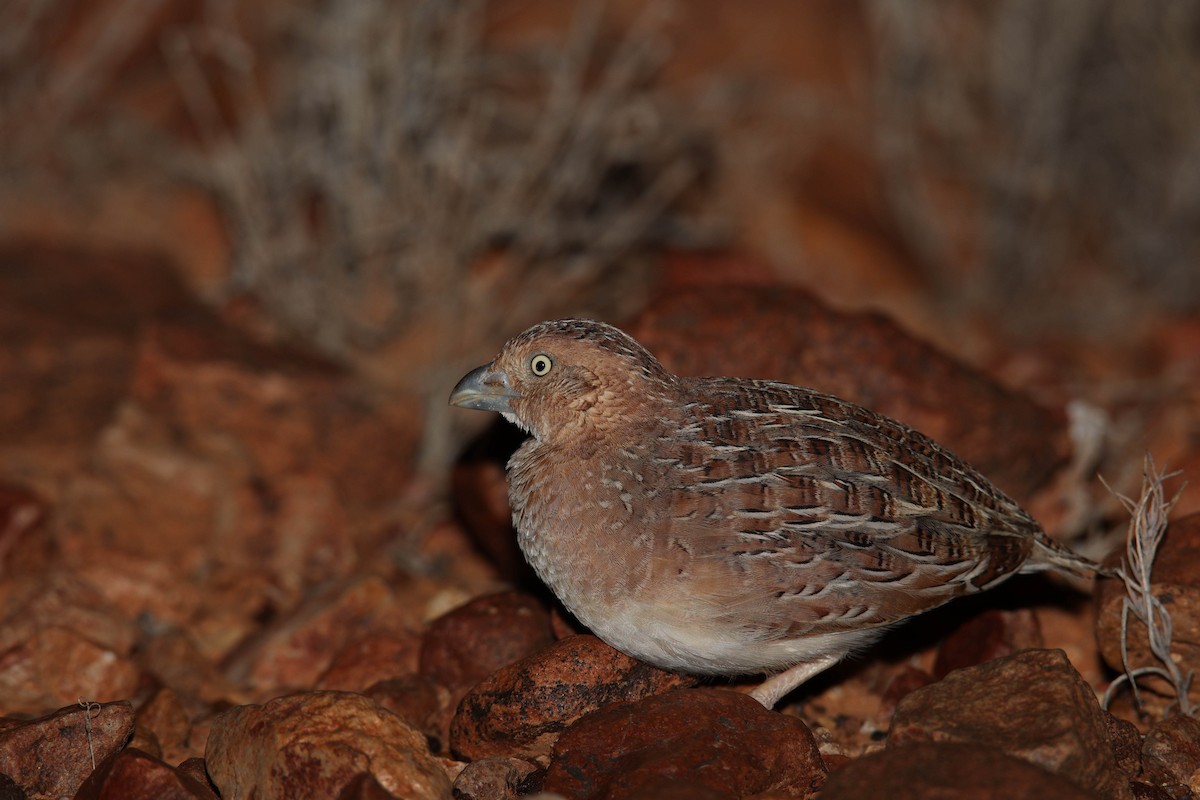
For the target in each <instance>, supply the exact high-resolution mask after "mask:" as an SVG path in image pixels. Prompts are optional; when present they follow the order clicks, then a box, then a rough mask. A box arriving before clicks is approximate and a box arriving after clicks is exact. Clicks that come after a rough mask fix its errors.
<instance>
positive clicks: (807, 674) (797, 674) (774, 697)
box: [750, 655, 841, 708]
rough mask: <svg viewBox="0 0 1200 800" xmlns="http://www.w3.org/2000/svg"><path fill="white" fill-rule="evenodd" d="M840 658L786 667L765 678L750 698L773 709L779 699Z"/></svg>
mask: <svg viewBox="0 0 1200 800" xmlns="http://www.w3.org/2000/svg"><path fill="white" fill-rule="evenodd" d="M840 658H841V656H840V655H825V656H821V657H820V658H818V659H816V660H814V661H802V662H801V663H799V664H797V665H795V666H794V667H788V668H787V669H786V670H784V671H783V672H781V673H779V674H778V675H772V676H771V677H769V678H767V679H766V680H765V681H763V682H762V683H761V684H759V686H758V688H756V689H754V690H753V691H751V692H750V696H751V697H753V698H754V699H755V700H757V701H758V702H760V703H762V704H763V705H764V706H766V707H767V708H774V707H775V704H776V703H778V702H779V699H780V698H781V697H783V696H784V695H785V694H787V693H788V692H790V691H791V690H792V689H795V688H796V687H797V686H799V685H800V684H802V683H804V682H805V681H806V680H808V679H809V678H811V677H813V676H814V675H816V674H817V673H820V672H824V671H825V670H827V669H829V668H830V667H832V666H833V665H834V664H836V663H837V662H838V660H839V659H840Z"/></svg>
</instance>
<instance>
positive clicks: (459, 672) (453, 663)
mask: <svg viewBox="0 0 1200 800" xmlns="http://www.w3.org/2000/svg"><path fill="white" fill-rule="evenodd" d="M551 639H552V637H551V632H550V616H549V613H548V612H547V611H546V609H545V607H544V606H542V604H541V603H539V602H538V601H537V599H536V598H534V597H532V596H530V595H527V594H524V593H522V592H500V593H499V594H491V595H485V596H484V597H477V598H475V599H474V600H472V601H471V602H469V603H467V604H466V605H463V606H460V607H459V608H456V609H454V610H453V611H451V612H449V613H447V614H443V615H442V616H441V617H438V618H437V619H435V620H434V621H433V622H431V623H430V624H429V627H428V628H427V629H426V631H425V636H424V638H423V639H422V641H421V659H420V663H421V674H423V675H427V676H429V677H431V678H433V679H434V680H436V681H437V682H438V683H440V684H441V685H443V686H445V687H446V688H447V689H449V690H450V692H451V694H452V695H454V696H456V697H461V695H462V694H463V693H464V692H466V691H467V690H468V689H470V688H471V687H473V686H475V684H477V683H479V682H480V681H481V680H483V679H484V678H486V677H488V676H489V675H491V674H492V673H494V672H495V671H496V670H498V669H500V668H501V667H506V666H508V665H509V664H512V663H513V662H514V661H517V660H519V659H522V658H524V657H525V656H528V655H530V654H532V653H535V652H536V651H538V650H540V649H541V648H543V647H545V646H546V645H548V644H549V643H550V642H551Z"/></svg>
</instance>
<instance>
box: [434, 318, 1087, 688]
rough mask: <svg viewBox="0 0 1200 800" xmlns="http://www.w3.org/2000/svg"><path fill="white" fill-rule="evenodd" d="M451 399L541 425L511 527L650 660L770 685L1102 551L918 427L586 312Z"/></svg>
mask: <svg viewBox="0 0 1200 800" xmlns="http://www.w3.org/2000/svg"><path fill="white" fill-rule="evenodd" d="M451 402H452V403H454V404H455V405H460V406H464V407H468V408H478V409H484V410H494V411H499V412H501V413H502V414H504V416H505V417H506V418H508V419H509V420H510V421H512V422H514V423H516V424H517V425H519V426H521V427H522V428H524V429H525V430H527V431H529V432H530V433H531V434H532V436H531V437H530V438H529V439H528V440H527V441H526V442H525V444H524V445H522V446H521V448H520V449H519V450H518V451H517V453H516V454H515V455H514V456H513V458H512V460H511V461H510V462H509V498H510V500H511V503H512V507H513V520H514V523H515V525H516V528H517V532H518V538H519V543H520V546H521V549H522V551H523V552H524V553H525V556H526V558H528V559H529V562H530V564H532V566H533V568H534V570H535V571H536V572H537V574H538V575H539V577H541V578H542V580H544V581H545V582H546V584H547V585H549V587H550V588H551V589H552V590H553V591H554V593H555V594H556V595H557V596H558V597H559V599H561V600H562V602H563V604H564V605H565V606H566V607H567V608H568V609H570V610H571V612H572V613H574V614H575V615H576V616H577V617H578V618H579V619H580V621H582V622H583V623H584V624H585V625H587V626H588V627H589V628H591V629H592V631H594V632H595V633H596V634H597V635H598V636H599V637H600V638H602V639H604V640H605V641H607V642H608V643H609V644H611V645H613V646H614V647H616V648H617V649H619V650H622V651H623V652H625V653H628V654H630V655H633V656H635V657H638V658H641V659H643V660H646V661H649V662H651V663H653V664H656V665H658V666H661V667H665V668H668V669H675V670H680V671H686V672H693V673H702V674H739V673H757V672H766V673H778V674H775V675H774V677H773V678H771V679H769V680H768V681H767V682H766V683H764V684H763V685H762V686H761V687H759V688H758V689H757V690H755V696H756V697H757V698H758V699H759V700H761V701H762V702H763V703H764V704H765V705H768V706H771V705H774V703H775V702H776V701H777V700H778V698H779V697H780V696H782V695H783V694H784V693H786V692H787V691H789V690H790V689H791V688H793V687H795V686H796V685H798V684H799V683H801V682H803V681H804V680H806V679H807V678H809V677H811V676H812V675H813V674H816V673H817V672H820V671H821V670H823V669H825V668H827V667H828V666H830V665H832V664H833V663H835V662H836V661H837V660H838V659H840V658H841V657H843V656H844V655H845V654H846V653H848V652H850V651H851V650H853V649H855V648H858V647H861V646H863V645H865V644H867V643H869V642H870V641H872V640H873V639H874V638H875V637H876V636H877V635H878V633H880V632H881V631H882V630H883V629H884V628H885V627H886V626H888V625H890V624H892V623H895V622H899V621H901V620H903V619H906V618H907V617H910V616H912V615H914V614H919V613H921V612H922V611H926V610H928V609H931V608H934V607H935V606H939V605H941V604H942V603H944V602H946V601H948V600H950V599H952V598H954V597H957V596H959V595H963V594H970V593H973V592H977V591H982V590H984V589H988V588H990V587H992V586H995V585H996V584H998V583H1000V582H1001V581H1003V580H1005V579H1006V578H1008V577H1010V576H1011V575H1013V574H1015V573H1018V572H1032V571H1037V570H1043V569H1061V570H1066V571H1071V572H1086V571H1089V570H1091V569H1093V568H1094V567H1093V565H1092V564H1091V563H1090V562H1088V561H1086V560H1085V559H1083V558H1081V557H1079V556H1076V555H1075V554H1073V553H1071V552H1070V551H1068V550H1066V549H1064V548H1062V547H1060V546H1059V545H1057V544H1055V543H1054V542H1053V541H1051V540H1050V539H1048V538H1047V537H1046V535H1045V534H1044V533H1043V532H1042V530H1041V528H1040V527H1039V526H1038V524H1037V523H1036V522H1035V521H1034V520H1033V519H1032V518H1031V517H1030V516H1029V515H1028V514H1026V513H1025V512H1024V511H1023V510H1021V509H1020V508H1019V507H1018V506H1017V505H1016V504H1015V503H1014V502H1013V501H1012V500H1010V499H1009V498H1008V497H1006V496H1005V495H1004V494H1003V493H1001V492H1000V491H999V490H998V489H996V488H995V487H994V486H992V485H991V484H990V483H989V482H988V480H987V479H986V478H984V477H983V476H982V475H980V474H979V473H978V472H976V471H975V470H974V469H972V468H971V467H970V466H968V465H967V464H965V463H964V462H963V461H961V460H960V459H958V458H956V457H955V456H954V455H952V454H951V453H949V452H947V451H946V450H944V449H943V448H941V447H940V446H938V445H937V444H936V443H934V442H933V441H931V440H930V439H928V438H927V437H925V436H923V435H921V434H920V433H917V432H916V431H914V430H912V429H910V428H907V427H906V426H904V425H901V424H900V423H898V422H895V421H893V420H890V419H887V418H885V417H882V416H880V415H878V414H875V413H873V412H871V411H869V410H867V409H865V408H861V407H859V406H856V405H853V404H851V403H848V402H845V401H843V400H839V399H838V398H836V397H832V396H829V395H825V394H820V393H817V392H814V391H811V390H808V389H803V388H800V387H796V386H789V385H786V384H781V383H773V382H769V381H758V380H738V379H731V378H680V377H677V376H674V375H672V374H670V373H668V372H667V371H666V370H665V369H663V367H662V366H661V365H660V364H659V363H658V362H657V361H656V360H655V359H654V357H653V356H652V355H650V353H648V352H647V351H646V350H645V349H644V348H643V347H641V345H639V344H638V343H637V342H636V341H634V340H633V339H632V338H630V337H629V336H627V335H625V334H624V333H622V332H621V331H619V330H618V329H616V328H614V327H612V326H609V325H605V324H602V323H597V322H590V321H584V320H562V321H558V322H546V323H542V324H540V325H536V326H534V327H533V328H530V329H529V330H528V331H526V332H525V333H522V334H521V335H519V336H517V337H515V338H514V339H512V340H511V341H509V342H508V343H507V344H506V345H505V346H504V348H503V350H502V351H501V352H500V355H499V356H498V357H497V358H496V360H495V361H493V362H492V363H491V364H488V365H486V366H484V367H480V368H479V369H477V370H475V371H473V372H472V373H470V374H469V375H467V376H466V377H465V378H463V380H462V381H461V382H460V383H459V385H458V386H457V387H456V388H455V390H454V393H453V394H452V396H451Z"/></svg>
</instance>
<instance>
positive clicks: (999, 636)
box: [933, 609, 1043, 678]
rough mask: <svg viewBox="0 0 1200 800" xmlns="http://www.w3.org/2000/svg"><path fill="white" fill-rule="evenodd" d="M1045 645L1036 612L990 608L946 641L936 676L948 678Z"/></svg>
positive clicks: (935, 667)
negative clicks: (964, 670)
mask: <svg viewBox="0 0 1200 800" xmlns="http://www.w3.org/2000/svg"><path fill="white" fill-rule="evenodd" d="M1042 646H1043V641H1042V630H1041V627H1040V626H1039V624H1038V618H1037V615H1036V614H1034V613H1033V611H1031V610H1029V609H1018V610H1016V611H1003V610H1000V609H988V610H986V611H984V612H983V613H981V614H978V615H977V616H974V617H972V618H971V619H969V620H967V621H966V622H965V623H963V624H962V625H960V626H959V627H958V628H956V629H955V630H954V631H953V632H952V633H951V634H950V635H949V636H947V637H946V638H945V640H944V641H943V642H942V644H941V646H940V647H939V648H938V653H937V660H936V661H934V664H933V674H934V677H936V678H944V677H946V675H947V674H949V673H950V672H953V671H954V670H956V669H962V668H963V667H973V666H975V665H976V664H982V663H983V662H985V661H991V660H992V659H995V658H1001V657H1003V656H1010V655H1012V654H1013V653H1016V652H1019V651H1021V650H1029V649H1032V648H1037V647H1042Z"/></svg>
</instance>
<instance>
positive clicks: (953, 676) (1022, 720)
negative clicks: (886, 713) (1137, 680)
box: [888, 650, 1130, 798]
mask: <svg viewBox="0 0 1200 800" xmlns="http://www.w3.org/2000/svg"><path fill="white" fill-rule="evenodd" d="M910 742H964V743H972V744H979V745H984V746H987V747H991V748H993V749H995V750H997V751H1000V752H1002V753H1007V754H1008V755H1013V756H1017V757H1019V758H1023V759H1025V760H1026V761H1029V762H1031V763H1033V764H1037V765H1038V766H1040V767H1042V768H1044V769H1047V770H1049V771H1051V772H1054V773H1056V774H1058V775H1060V776H1062V777H1063V778H1066V779H1068V780H1070V781H1072V782H1074V783H1075V784H1076V785H1078V786H1080V787H1082V788H1083V789H1085V790H1087V791H1090V792H1095V793H1096V794H1098V795H1101V796H1103V797H1108V798H1129V797H1130V790H1129V786H1128V779H1127V778H1126V777H1125V775H1124V774H1123V773H1122V772H1121V770H1120V769H1119V768H1118V766H1117V763H1116V757H1115V756H1114V754H1113V746H1112V740H1111V737H1110V734H1109V731H1108V723H1107V722H1106V715H1105V713H1104V712H1103V711H1102V710H1101V709H1100V705H1099V703H1098V702H1097V700H1096V696H1095V695H1094V694H1093V693H1092V690H1091V687H1089V686H1088V685H1087V683H1086V682H1084V680H1083V679H1082V678H1081V677H1080V676H1079V673H1077V672H1076V671H1075V669H1074V668H1073V667H1072V666H1071V663H1070V662H1069V661H1067V658H1066V656H1065V655H1064V654H1063V652H1062V651H1061V650H1026V651H1023V652H1021V653H1017V654H1015V655H1012V656H1008V657H1006V658H1000V659H996V660H994V661H989V662H987V663H985V664H980V665H979V666H975V667H967V668H965V669H960V670H957V671H955V672H952V673H950V674H949V675H947V676H946V677H945V678H943V679H942V680H940V681H938V682H937V683H934V684H931V685H929V686H926V687H923V688H921V689H917V690H916V691H914V692H911V693H910V694H909V695H908V696H907V697H905V698H904V699H903V700H902V701H900V705H899V706H897V708H896V713H895V714H894V715H893V717H892V729H891V733H890V734H889V736H888V746H889V747H891V746H894V745H902V744H907V743H910Z"/></svg>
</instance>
